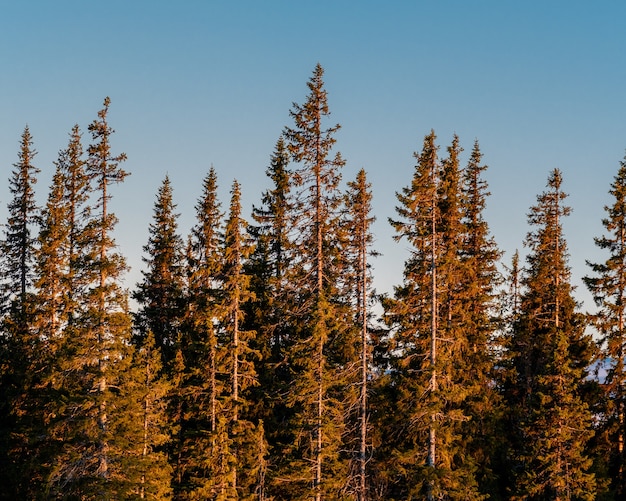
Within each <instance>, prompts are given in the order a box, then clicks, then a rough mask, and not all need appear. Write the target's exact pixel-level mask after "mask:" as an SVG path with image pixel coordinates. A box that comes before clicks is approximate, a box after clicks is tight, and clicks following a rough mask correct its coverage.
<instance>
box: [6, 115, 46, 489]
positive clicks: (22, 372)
mask: <svg viewBox="0 0 626 501" xmlns="http://www.w3.org/2000/svg"><path fill="white" fill-rule="evenodd" d="M35 155H36V151H35V149H34V148H33V140H32V136H31V134H30V130H29V128H28V126H27V127H25V128H24V132H23V133H22V136H21V141H20V150H19V152H18V161H17V162H16V163H15V164H13V167H14V169H13V171H12V174H11V178H10V179H9V191H10V193H11V195H12V197H13V198H12V199H11V201H10V202H9V204H8V207H7V208H8V213H9V216H8V220H7V224H6V228H5V231H4V234H5V238H4V241H3V242H2V245H1V251H2V252H1V256H2V262H1V267H0V269H1V270H2V281H1V283H0V295H1V296H0V298H1V302H0V314H2V318H1V332H2V337H1V338H0V356H1V357H2V363H1V366H0V371H1V372H0V378H1V379H0V392H1V395H2V399H1V400H2V403H1V404H0V413H1V414H0V423H1V424H0V426H1V428H2V429H1V431H0V453H1V454H2V457H3V460H2V468H0V469H1V470H2V477H4V476H5V475H6V478H3V479H2V480H3V485H6V486H7V488H6V492H7V494H8V496H10V497H22V496H25V495H27V493H28V492H29V491H30V489H31V487H32V485H31V483H30V481H31V479H30V478H29V475H30V474H32V473H33V469H35V470H36V469H37V466H36V465H35V464H29V459H28V458H29V454H28V452H29V448H30V447H31V446H33V444H31V443H29V442H30V441H31V440H32V436H31V435H32V426H33V423H32V419H31V418H32V417H33V416H32V413H31V411H33V409H32V408H30V404H32V402H31V401H30V398H29V397H30V396H31V394H32V391H33V388H34V386H35V385H36V384H37V382H36V377H37V374H38V373H37V372H35V369H37V368H39V365H38V364H39V363H40V353H41V340H40V339H39V338H38V337H37V336H36V334H35V332H34V331H33V329H32V328H31V322H30V316H31V307H32V293H33V281H34V273H35V253H36V250H37V248H36V238H35V237H34V236H33V232H34V231H36V226H37V223H38V215H39V214H38V207H37V205H36V202H35V192H34V185H35V184H36V182H37V174H38V173H39V172H40V171H39V169H38V168H37V167H35V166H34V165H33V159H34V157H35ZM37 480H40V479H36V478H33V479H32V481H33V482H35V481H37ZM13 489H15V490H13Z"/></svg>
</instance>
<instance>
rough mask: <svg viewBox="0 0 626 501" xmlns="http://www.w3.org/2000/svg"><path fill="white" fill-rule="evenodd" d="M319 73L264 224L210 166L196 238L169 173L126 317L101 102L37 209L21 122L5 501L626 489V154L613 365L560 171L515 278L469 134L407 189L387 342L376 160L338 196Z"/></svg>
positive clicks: (2, 393) (617, 234)
mask: <svg viewBox="0 0 626 501" xmlns="http://www.w3.org/2000/svg"><path fill="white" fill-rule="evenodd" d="M323 77H324V71H323V68H322V67H321V66H320V65H317V66H316V67H315V69H314V71H313V74H312V76H311V78H310V80H309V81H308V83H307V86H308V91H309V92H308V95H307V97H306V100H305V102H304V103H303V104H294V105H293V107H292V109H291V113H290V116H291V118H292V120H293V124H292V126H291V127H286V128H285V129H284V131H283V135H282V136H281V137H280V138H279V140H278V141H277V143H276V145H275V149H274V151H273V153H272V155H271V157H270V165H269V167H268V169H267V176H268V180H269V182H270V184H271V187H270V189H268V190H266V191H265V192H263V193H262V194H261V206H260V207H253V210H252V219H253V220H254V224H255V226H250V225H248V223H247V222H246V220H245V217H244V214H243V211H242V203H241V186H240V185H239V183H238V182H237V181H235V182H233V185H232V189H231V198H230V204H229V206H228V211H227V213H226V214H224V213H223V212H222V210H221V205H220V201H219V199H218V184H217V175H216V171H215V170H214V169H213V168H211V169H210V170H209V172H208V174H207V176H206V177H205V178H204V180H203V184H202V192H201V194H200V198H199V200H198V203H197V204H196V207H195V211H196V221H195V224H194V226H193V227H192V229H191V232H190V235H189V238H188V240H187V243H186V246H185V244H184V241H183V239H182V238H181V237H180V236H179V235H178V214H177V213H176V204H175V203H174V201H173V190H172V186H171V183H170V180H169V178H168V177H165V179H164V180H163V182H162V184H161V185H160V187H159V189H158V192H157V194H156V201H155V204H154V214H153V220H152V222H151V224H150V226H149V228H148V231H149V235H148V241H147V243H146V245H145V246H144V247H143V250H144V257H143V262H144V265H145V266H144V269H143V270H142V273H143V275H142V280H141V282H140V283H139V284H137V285H136V287H135V289H134V291H133V296H132V297H133V298H134V299H135V300H136V302H137V305H138V309H137V311H136V312H135V314H134V315H133V314H131V312H130V310H129V305H128V292H127V291H126V290H125V289H124V287H123V276H124V272H125V271H126V262H125V259H124V257H123V255H122V254H121V253H119V252H118V249H117V247H116V244H115V239H114V234H115V227H116V223H117V218H116V216H115V215H114V214H113V213H112V212H111V208H110V201H111V197H112V189H113V188H114V186H115V185H116V184H118V183H120V182H122V181H124V179H125V178H126V176H127V175H128V173H127V172H126V171H124V170H123V169H122V168H121V164H122V162H123V161H124V160H125V159H126V156H125V155H124V154H119V155H115V154H113V153H112V151H111V149H112V148H111V139H112V134H113V129H112V128H111V127H110V126H109V124H108V111H109V105H110V101H109V99H108V98H106V99H105V101H104V105H103V108H102V109H101V110H100V111H99V112H98V115H97V118H96V119H95V120H94V121H93V122H92V123H91V124H90V125H89V127H88V130H89V133H90V135H91V143H90V145H89V146H88V147H87V148H86V151H83V147H82V138H81V133H80V129H79V127H78V126H74V127H73V129H72V130H71V133H70V136H69V142H68V144H67V147H66V148H65V149H63V150H61V151H60V152H59V155H58V159H57V161H56V162H55V167H56V168H55V172H54V175H53V178H52V183H51V185H50V189H49V192H48V197H47V199H46V203H45V205H44V206H43V207H42V208H41V209H39V208H38V207H37V205H36V203H35V197H34V191H33V185H34V184H35V181H36V175H37V174H38V173H39V171H38V169H37V168H35V167H34V166H33V163H32V160H33V157H34V155H35V150H34V149H33V146H32V138H31V136H30V132H29V130H28V128H26V129H25V130H24V133H23V135H22V139H21V143H20V150H19V152H18V162H17V163H15V164H14V170H13V172H12V174H11V178H10V179H9V189H10V191H11V195H12V197H13V198H12V200H11V201H10V202H9V204H8V218H7V221H6V224H5V226H4V228H5V231H4V239H3V241H2V243H1V246H0V249H1V251H2V254H1V256H0V263H1V266H0V285H1V287H0V289H1V292H2V297H1V301H0V302H1V305H0V306H1V311H0V313H1V322H0V397H1V398H0V479H1V482H2V487H3V488H2V489H0V498H1V499H34V500H37V499H42V500H43V499H77V500H78V499H80V500H89V499H98V500H104V499H111V500H113V499H115V500H118V499H119V500H125V499H153V500H167V499H175V500H224V501H226V500H235V499H238V500H250V501H252V500H258V501H269V500H298V499H301V500H312V499H313V500H315V501H322V500H324V499H326V500H342V501H343V500H346V501H347V500H354V501H366V500H372V501H374V500H389V501H393V500H403V501H406V500H413V499H427V500H435V499H439V500H481V499H487V498H489V499H494V500H498V499H526V500H543V499H558V500H575V499H576V500H588V499H589V500H590V499H621V498H622V497H623V493H624V491H625V485H626V484H625V480H624V478H625V476H624V465H625V464H626V460H625V459H624V448H623V443H624V440H625V438H624V429H625V425H624V415H626V412H625V409H624V407H625V406H626V403H625V402H626V397H625V394H624V392H623V387H624V374H625V373H626V371H625V370H624V361H623V358H624V357H623V355H624V353H623V345H624V339H623V337H624V336H623V331H624V326H623V323H624V322H623V319H624V315H623V313H624V311H623V308H624V303H625V301H626V298H625V297H624V291H626V283H625V282H624V280H623V279H624V277H625V276H626V268H625V267H624V263H625V262H626V261H625V259H624V257H625V256H626V245H624V244H625V242H626V240H625V235H626V231H625V230H626V223H625V222H624V221H625V220H624V214H625V208H626V198H625V195H626V159H625V160H624V161H622V163H621V165H620V169H619V171H618V173H617V176H616V177H615V180H614V182H613V184H612V185H611V191H610V194H611V195H612V196H613V197H614V202H613V204H612V205H610V206H608V207H606V212H607V217H606V219H604V220H603V222H602V224H603V226H604V228H605V230H606V234H605V235H604V236H602V237H599V238H597V239H596V244H597V245H598V247H599V248H600V249H601V250H603V251H606V252H607V253H608V257H607V259H606V261H604V262H601V263H599V264H595V263H593V264H591V263H590V268H591V271H592V276H591V277H586V278H585V282H586V284H587V286H588V287H589V289H590V291H591V292H592V294H593V296H594V299H595V301H596V303H597V306H598V308H599V309H598V312H597V314H595V315H593V316H592V317H590V318H591V319H592V320H593V325H594V327H596V329H597V332H598V333H599V335H600V339H599V340H600V351H599V352H597V351H596V347H595V345H594V344H593V343H592V340H591V338H590V336H589V334H588V333H587V330H586V329H587V326H588V323H587V317H586V316H584V315H583V314H582V313H580V312H579V311H578V307H579V306H578V304H577V303H576V301H575V299H574V297H573V286H572V285H571V276H570V270H569V266H568V253H567V246H566V240H565V237H564V235H563V228H562V219H563V218H564V217H565V216H567V215H568V214H569V211H570V209H569V208H568V207H566V206H565V205H564V201H565V199H566V195H565V193H563V191H562V187H561V185H562V175H561V172H560V171H558V170H554V171H553V172H552V173H551V175H550V177H549V180H548V190H547V191H546V192H544V193H542V194H541V195H540V196H539V197H538V199H537V204H536V205H535V206H533V207H532V208H531V211H530V214H529V224H530V226H531V228H532V230H531V231H530V232H529V234H528V235H527V238H526V241H525V244H526V245H527V247H528V249H529V253H528V255H527V257H526V267H522V266H521V265H520V258H519V255H518V254H517V253H516V254H515V256H514V257H513V260H512V263H511V269H510V270H509V271H508V277H507V280H506V282H505V285H504V287H502V279H501V277H500V275H499V272H498V261H499V259H500V252H499V250H498V248H497V246H496V244H495V242H494V240H493V238H492V237H491V236H490V232H489V227H488V225H487V222H486V221H485V219H484V210H485V207H486V200H487V197H488V195H489V193H488V190H487V183H486V181H485V179H484V178H483V174H484V172H485V170H486V166H485V165H484V164H483V163H482V153H481V151H480V148H479V145H478V142H475V143H474V146H473V149H472V151H471V152H470V154H469V160H468V162H467V164H466V166H465V168H462V167H461V161H462V155H463V149H462V147H461V145H460V141H459V138H458V137H456V136H454V137H453V139H452V141H451V143H450V145H449V146H448V147H447V148H446V149H445V152H446V154H445V157H442V158H440V157H439V146H438V145H437V144H436V139H437V138H436V136H435V133H434V131H431V133H430V134H427V135H426V136H425V138H424V142H423V145H422V149H421V151H420V152H419V153H415V159H416V165H415V170H414V172H413V176H412V178H411V180H410V183H409V184H408V185H407V186H406V187H404V188H403V189H402V190H401V191H400V192H399V193H398V194H397V199H398V207H397V208H396V212H397V217H396V218H391V219H390V224H391V225H392V227H393V228H394V230H395V232H396V235H395V239H396V240H404V241H405V242H406V244H407V245H408V247H409V252H410V254H409V257H408V258H407V260H406V262H405V263H404V274H403V280H402V282H401V283H400V284H399V285H397V286H396V287H395V288H394V292H393V295H392V296H390V297H387V296H384V297H383V298H382V303H383V310H384V311H383V318H382V322H383V323H384V325H377V324H376V322H375V320H376V319H375V318H374V316H373V313H372V311H371V310H372V308H373V306H374V305H375V304H376V301H378V300H379V299H380V298H378V297H377V296H376V294H375V292H374V291H373V289H372V276H371V275H372V269H371V267H370V257H372V256H374V255H376V252H375V249H373V246H374V241H375V239H374V235H373V234H372V231H371V230H372V224H373V222H374V216H373V214H372V187H371V185H370V183H369V182H368V181H367V176H366V173H365V170H363V169H361V170H360V171H359V172H358V174H357V175H356V178H355V179H354V181H352V182H348V183H346V186H345V188H346V189H345V190H343V188H342V185H341V169H342V168H343V166H344V164H345V162H344V160H343V159H342V157H341V155H340V154H339V153H334V152H333V149H334V147H335V144H336V139H335V136H336V133H337V131H338V130H339V125H330V126H329V125H327V120H328V117H329V115H330V111H329V106H328V100H327V91H326V89H325V84H324V78H323ZM342 190H343V191H342ZM36 230H38V233H36ZM507 288H508V290H507ZM594 357H595V358H594ZM594 360H595V361H598V366H599V367H601V368H603V369H606V376H605V378H604V379H601V378H598V377H597V375H596V377H595V378H594V375H593V374H591V373H590V366H591V363H592V361H594ZM607 479H610V482H609V481H608V480H607Z"/></svg>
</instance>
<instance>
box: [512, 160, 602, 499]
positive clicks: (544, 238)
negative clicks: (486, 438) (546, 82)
mask: <svg viewBox="0 0 626 501" xmlns="http://www.w3.org/2000/svg"><path fill="white" fill-rule="evenodd" d="M562 182H563V179H562V174H561V172H560V171H559V170H558V169H555V170H553V171H552V172H551V173H550V176H549V178H548V185H547V186H548V190H547V191H545V192H543V193H542V194H541V195H539V196H538V197H537V205H535V206H533V207H532V208H531V211H530V214H529V217H528V222H529V224H530V225H531V227H533V228H535V229H534V230H532V231H531V232H529V233H528V236H527V238H526V245H527V246H528V248H529V250H530V252H529V254H528V256H527V268H526V269H525V270H524V274H523V275H522V285H523V291H522V294H521V297H520V300H521V303H520V314H519V316H518V318H517V319H516V323H515V325H514V326H513V332H512V336H511V341H510V346H509V350H510V356H511V360H512V367H513V375H512V381H510V388H509V389H508V392H507V393H506V396H507V399H508V400H507V405H508V407H509V408H510V409H512V411H513V413H512V418H513V420H512V423H513V426H514V428H513V430H514V431H515V432H517V433H518V435H517V438H518V442H517V447H516V450H515V453H516V454H515V456H516V458H517V460H518V463H517V465H516V471H517V477H516V487H515V495H514V496H513V497H512V499H594V497H595V488H596V484H595V479H594V476H593V474H591V473H589V468H590V463H591V460H590V459H589V457H588V455H587V450H586V447H587V443H588V441H589V439H590V438H591V436H592V435H593V429H592V415H591V412H590V410H589V408H588V405H587V403H586V402H585V401H584V400H583V399H582V394H583V392H582V388H583V385H584V382H585V378H586V377H587V374H588V367H589V364H590V361H591V355H592V345H591V339H590V336H589V335H588V334H585V321H584V317H583V315H582V314H580V313H579V312H577V304H576V301H575V300H574V298H573V295H572V293H573V287H572V285H571V283H570V270H569V267H568V264H567V260H568V254H567V246H566V242H565V238H564V236H563V229H562V219H563V217H565V216H567V215H568V214H569V213H570V208H569V207H567V206H566V205H564V200H565V198H566V196H567V195H566V194H565V193H564V192H563V191H562Z"/></svg>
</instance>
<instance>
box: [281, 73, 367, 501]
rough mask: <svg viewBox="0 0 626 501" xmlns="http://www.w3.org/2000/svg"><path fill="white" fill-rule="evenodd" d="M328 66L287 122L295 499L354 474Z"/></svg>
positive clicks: (333, 491) (337, 159)
mask: <svg viewBox="0 0 626 501" xmlns="http://www.w3.org/2000/svg"><path fill="white" fill-rule="evenodd" d="M323 74H324V70H323V69H322V67H321V66H320V65H319V64H318V65H317V66H316V67H315V69H314V71H313V75H312V77H311V78H310V80H309V82H308V83H307V86H308V88H309V91H310V92H309V95H308V96H307V99H306V101H305V103H304V104H302V105H299V104H296V103H294V105H293V108H292V110H291V112H290V114H291V117H292V118H293V120H294V126H293V127H286V128H285V130H284V135H285V138H286V140H287V146H288V149H289V152H290V153H291V156H292V160H293V161H294V162H295V163H296V167H295V169H294V170H293V175H292V179H293V182H294V187H295V191H296V198H295V204H294V211H293V213H292V217H293V218H294V219H293V220H292V221H291V224H292V225H293V227H294V228H295V229H296V233H297V234H296V235H295V239H294V243H295V245H296V249H297V256H298V257H297V262H296V263H292V264H293V272H294V273H293V275H291V276H290V277H289V279H290V282H291V284H292V291H293V292H292V293H293V294H295V295H296V296H295V297H296V298H297V304H298V308H297V310H296V311H294V312H292V313H293V314H295V315H294V319H293V325H294V327H295V332H294V341H293V344H292V346H291V348H290V353H289V364H290V368H291V370H292V371H293V375H292V378H293V384H292V385H291V389H290V392H289V395H288V397H287V398H288V404H289V405H290V407H292V409H293V410H294V418H293V419H292V423H291V426H292V427H293V430H294V434H295V441H294V443H293V447H292V448H291V450H290V451H289V453H288V454H289V460H290V465H289V468H288V471H287V472H286V475H285V478H287V479H288V483H287V484H286V485H285V487H284V490H287V489H289V490H288V492H289V493H290V494H289V496H290V497H291V499H310V498H312V499H315V500H316V501H320V500H321V499H323V498H329V497H330V498H338V497H339V496H340V494H339V493H340V492H341V489H342V488H343V486H344V485H345V483H346V481H347V478H348V473H347V464H348V462H347V460H346V459H345V458H342V457H341V454H340V450H341V442H342V439H341V437H342V435H343V433H344V427H345V422H344V409H343V408H342V400H343V395H342V394H341V393H342V391H343V390H344V389H345V386H344V385H343V383H344V382H345V381H344V379H345V378H344V374H343V373H342V368H344V367H346V365H347V364H346V363H345V362H346V360H345V355H344V354H343V353H342V351H341V348H344V349H346V348H351V349H353V350H354V346H355V343H348V342H347V340H346V338H345V335H346V331H347V330H346V329H345V327H346V325H347V324H346V323H345V320H346V318H347V315H346V311H345V310H344V309H343V306H344V305H345V301H343V299H344V298H341V297H340V294H341V293H340V290H339V288H338V285H339V277H340V276H341V274H342V272H343V271H344V270H343V269H342V267H341V265H340V264H339V263H340V258H339V256H340V255H341V246H340V243H341V242H342V241H343V236H342V235H341V226H340V224H339V209H340V205H341V201H342V197H341V196H340V193H339V191H338V183H339V181H340V172H339V171H340V169H341V167H343V165H344V160H343V159H342V158H341V155H340V154H339V153H337V154H335V155H334V156H331V152H332V148H333V146H334V144H335V142H336V140H335V137H334V136H335V133H336V132H337V131H338V130H339V125H333V126H330V127H327V126H326V125H325V121H326V119H327V117H328V115H329V114H330V111H329V107H328V100H327V92H326V90H325V89H324V81H323Z"/></svg>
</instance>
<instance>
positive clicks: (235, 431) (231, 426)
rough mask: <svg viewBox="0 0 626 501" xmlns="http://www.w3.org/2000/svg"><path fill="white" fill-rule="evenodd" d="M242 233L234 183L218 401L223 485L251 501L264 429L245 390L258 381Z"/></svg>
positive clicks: (257, 485)
mask: <svg viewBox="0 0 626 501" xmlns="http://www.w3.org/2000/svg"><path fill="white" fill-rule="evenodd" d="M246 229H247V223H246V222H245V221H244V220H243V218H242V216H241V191H240V187H239V183H237V181H235V182H233V186H232V190H231V202H230V209H229V213H228V219H227V221H226V224H225V228H224V242H223V244H222V249H223V250H222V252H223V268H222V273H221V278H222V280H221V282H222V288H221V291H220V299H219V307H218V310H217V313H218V318H219V319H220V324H221V325H220V331H222V332H223V334H224V336H223V343H224V348H225V349H226V350H225V351H228V352H229V355H230V356H229V359H228V360H227V363H226V366H227V372H228V373H229V374H230V384H229V385H228V386H227V387H225V388H224V395H222V398H223V399H224V401H225V402H226V409H225V410H226V415H227V419H228V435H229V438H230V443H231V444H232V450H231V451H229V454H232V456H233V465H232V469H231V471H230V472H228V476H229V477H230V478H228V479H225V480H224V481H223V483H225V484H229V485H230V489H231V490H232V493H231V494H230V495H229V496H228V497H232V498H236V499H255V497H254V494H255V492H259V491H260V490H262V488H263V486H262V479H263V478H264V473H265V472H264V463H265V451H266V446H265V444H264V441H265V437H264V434H263V430H262V428H260V427H258V426H257V425H256V424H255V423H253V422H252V421H251V420H250V419H249V412H250V407H251V406H250V403H249V401H248V397H249V395H250V393H249V389H250V388H251V387H253V386H255V385H256V384H258V382H257V376H256V371H255V368H254V359H255V358H256V357H257V353H255V351H254V350H253V349H252V344H251V341H252V339H254V335H255V332H254V331H250V330H246V329H244V328H243V325H244V306H245V304H246V303H247V302H248V301H250V300H251V299H252V298H253V296H252V294H251V292H250V276H249V275H247V274H246V273H245V272H244V262H245V260H246V259H247V258H248V257H249V255H250V253H251V251H252V246H251V243H250V241H249V240H248V239H247V238H246V237H247V233H246Z"/></svg>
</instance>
